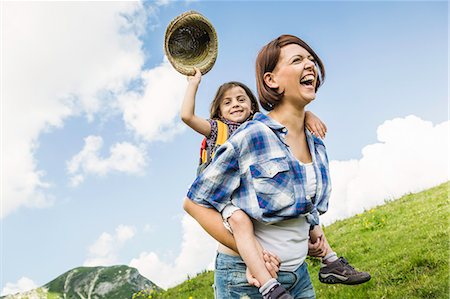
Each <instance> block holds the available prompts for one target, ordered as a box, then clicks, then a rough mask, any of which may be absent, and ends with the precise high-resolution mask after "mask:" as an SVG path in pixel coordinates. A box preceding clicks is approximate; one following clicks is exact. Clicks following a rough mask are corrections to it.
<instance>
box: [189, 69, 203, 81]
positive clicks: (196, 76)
mask: <svg viewBox="0 0 450 299" xmlns="http://www.w3.org/2000/svg"><path fill="white" fill-rule="evenodd" d="M194 70H195V74H194V76H187V80H188V82H189V84H194V85H197V86H198V85H199V84H200V81H202V73H201V72H200V70H199V69H198V68H197V67H195V66H194Z"/></svg>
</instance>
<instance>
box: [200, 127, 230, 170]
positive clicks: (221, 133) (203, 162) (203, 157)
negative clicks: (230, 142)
mask: <svg viewBox="0 0 450 299" xmlns="http://www.w3.org/2000/svg"><path fill="white" fill-rule="evenodd" d="M214 121H215V122H216V123H217V138H216V144H215V145H214V148H213V149H212V151H211V152H209V151H208V146H207V142H206V140H207V138H206V137H205V138H203V141H202V144H201V146H200V162H199V165H198V167H197V175H199V174H200V173H202V172H203V170H205V168H206V167H207V166H208V165H209V164H211V161H212V159H213V158H214V154H215V152H216V150H217V149H218V148H219V147H220V146H221V145H222V144H224V143H225V141H227V139H228V126H227V124H225V123H223V122H221V121H220V120H214Z"/></svg>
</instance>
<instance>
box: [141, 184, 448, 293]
mask: <svg viewBox="0 0 450 299" xmlns="http://www.w3.org/2000/svg"><path fill="white" fill-rule="evenodd" d="M449 186H450V183H449V182H447V183H444V184H442V185H440V186H437V187H434V188H432V189H429V190H426V191H423V192H420V193H417V194H409V195H406V196H403V197H402V198H400V199H398V200H395V201H392V202H388V203H386V204H385V205H383V206H380V207H377V208H374V209H371V210H370V211H366V212H364V213H362V214H359V215H356V216H354V217H352V218H349V219H345V220H342V221H338V222H336V223H334V224H332V225H330V226H328V227H326V228H325V229H324V230H325V231H326V235H327V238H328V241H329V242H330V244H331V246H332V247H333V249H334V250H335V251H336V252H337V253H338V254H339V255H342V256H345V257H346V258H347V260H348V261H349V262H350V263H351V264H352V265H354V266H355V267H356V268H358V269H360V270H365V271H368V272H370V274H371V275H372V279H371V280H370V281H369V282H367V283H365V284H362V285H358V286H343V285H325V284H322V283H320V282H319V281H318V278H317V273H318V271H319V264H320V263H319V261H318V260H317V259H311V258H308V264H309V272H310V275H311V278H312V281H313V285H314V288H315V290H316V295H317V298H352V299H362V298H377V299H378V298H402V299H403V298H449V296H450V295H449V294H450V292H449V287H450V285H449V257H450V256H449V196H448V195H449ZM212 283H213V272H204V273H202V274H199V275H198V276H197V277H195V278H193V279H189V280H187V281H185V282H184V283H182V284H180V285H178V286H176V287H174V288H171V289H168V290H167V291H165V292H162V293H154V292H153V293H152V294H148V293H147V294H145V295H144V294H141V295H138V296H135V297H134V298H135V299H144V298H171V299H177V298H180V299H181V298H182V299H189V298H192V299H204V298H208V299H209V298H213V297H214V295H213V290H212V288H211V285H212Z"/></svg>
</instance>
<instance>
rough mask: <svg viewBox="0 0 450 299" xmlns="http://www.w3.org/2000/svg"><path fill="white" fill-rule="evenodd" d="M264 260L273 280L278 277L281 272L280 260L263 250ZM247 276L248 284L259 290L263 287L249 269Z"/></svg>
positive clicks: (246, 272)
mask: <svg viewBox="0 0 450 299" xmlns="http://www.w3.org/2000/svg"><path fill="white" fill-rule="evenodd" d="M263 259H264V262H265V265H266V268H267V271H269V273H270V275H271V276H272V277H273V278H277V277H278V271H280V263H281V261H280V258H279V257H278V256H277V255H276V254H273V253H271V252H269V251H267V250H263ZM245 276H246V277H247V282H248V283H249V285H252V286H255V287H257V288H260V287H261V283H260V282H259V281H258V280H257V279H256V278H255V277H254V276H253V275H252V273H250V269H249V268H248V267H247V270H246V271H245Z"/></svg>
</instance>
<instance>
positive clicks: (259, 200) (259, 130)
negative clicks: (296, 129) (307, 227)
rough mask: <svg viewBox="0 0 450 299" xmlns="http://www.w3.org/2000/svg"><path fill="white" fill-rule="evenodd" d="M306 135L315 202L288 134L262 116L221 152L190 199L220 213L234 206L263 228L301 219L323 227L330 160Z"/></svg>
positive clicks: (192, 189) (314, 139)
mask: <svg viewBox="0 0 450 299" xmlns="http://www.w3.org/2000/svg"><path fill="white" fill-rule="evenodd" d="M305 131H306V138H307V142H308V146H309V149H310V152H311V157H312V160H313V165H314V170H315V172H316V180H317V186H316V195H315V197H314V198H309V197H307V196H306V191H305V184H306V171H305V167H304V166H303V165H301V163H299V161H298V160H297V159H296V158H295V157H294V156H293V155H292V153H291V151H290V149H289V146H288V145H287V144H286V142H285V138H286V134H287V129H286V128H285V127H284V126H282V125H281V124H280V123H278V122H276V121H275V120H273V119H272V118H270V117H268V116H266V115H264V114H262V113H257V114H255V116H254V117H253V120H251V121H248V122H246V123H244V124H242V125H241V126H240V127H239V128H238V129H237V130H236V132H235V133H234V134H233V135H232V136H231V137H230V138H229V139H228V140H227V142H225V143H224V144H223V145H222V146H221V147H220V148H219V149H218V150H217V152H216V155H215V157H214V160H213V162H212V163H211V164H210V165H209V166H208V167H207V168H206V169H205V171H203V172H202V173H201V174H200V175H199V176H198V177H197V178H196V180H195V181H194V182H193V183H192V185H191V187H190V188H189V191H188V194H187V197H188V198H189V199H191V200H193V201H194V202H196V203H198V204H200V205H202V206H206V207H214V208H215V209H216V210H218V211H219V212H221V211H222V210H223V209H224V208H225V206H226V205H228V204H230V203H231V204H233V205H235V206H237V207H239V208H241V209H242V210H243V211H244V212H246V213H247V214H248V215H249V216H250V217H251V218H254V219H256V220H258V221H260V222H263V223H268V224H270V223H274V222H279V221H282V220H287V219H291V218H296V217H299V216H300V215H303V216H306V217H307V219H308V222H309V223H310V224H311V225H316V224H319V213H320V214H322V213H325V212H326V211H327V209H328V199H329V197H330V192H331V182H330V173H329V167H328V157H327V154H326V149H325V145H324V144H323V142H322V140H321V139H319V138H317V137H315V136H313V135H312V134H311V133H310V132H309V131H308V130H305Z"/></svg>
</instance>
